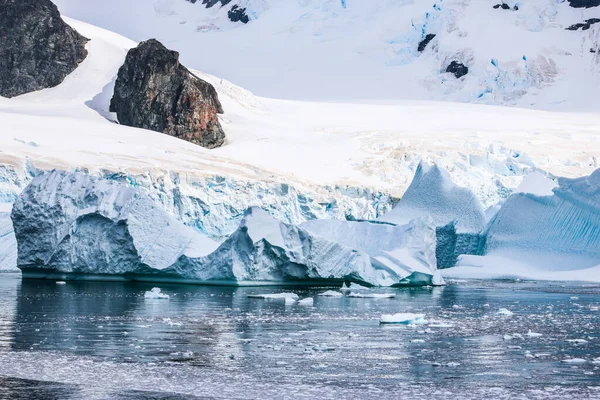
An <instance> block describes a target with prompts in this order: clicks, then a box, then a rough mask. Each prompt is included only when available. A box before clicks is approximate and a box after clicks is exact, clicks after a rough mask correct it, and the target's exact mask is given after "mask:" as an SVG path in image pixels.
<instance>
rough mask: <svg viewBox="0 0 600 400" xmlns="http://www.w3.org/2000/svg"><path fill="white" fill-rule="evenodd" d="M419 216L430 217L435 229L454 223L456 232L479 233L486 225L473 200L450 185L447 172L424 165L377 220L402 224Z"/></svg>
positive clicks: (454, 185)
mask: <svg viewBox="0 0 600 400" xmlns="http://www.w3.org/2000/svg"><path fill="white" fill-rule="evenodd" d="M419 217H430V218H432V219H433V223H434V225H435V226H437V227H441V226H446V225H448V224H450V223H451V222H455V224H456V231H457V232H459V233H465V232H468V233H479V232H480V231H481V230H482V229H483V228H484V227H485V223H486V219H485V212H484V210H483V206H482V205H481V203H480V202H479V200H478V199H477V197H476V196H475V195H474V194H473V193H472V192H471V191H470V190H469V189H467V188H463V187H460V186H458V185H456V184H454V183H453V182H452V180H451V178H450V174H448V172H447V171H445V170H443V169H441V168H440V167H438V166H437V165H435V164H433V165H429V164H427V163H425V162H421V163H419V166H418V167H417V171H416V172H415V176H414V178H413V180H412V182H411V184H410V186H409V187H408V189H407V190H406V192H405V193H404V196H402V199H400V202H399V203H398V204H397V205H396V206H395V207H394V208H393V209H392V210H391V211H390V212H388V213H386V214H384V215H382V216H381V217H379V218H378V219H377V220H378V221H382V222H389V223H392V224H396V225H402V224H406V223H408V222H410V221H411V220H413V219H415V218H419Z"/></svg>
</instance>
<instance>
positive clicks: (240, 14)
mask: <svg viewBox="0 0 600 400" xmlns="http://www.w3.org/2000/svg"><path fill="white" fill-rule="evenodd" d="M227 16H228V17H229V20H230V21H231V22H238V21H239V22H243V23H244V24H247V23H248V22H250V18H248V15H247V14H246V8H242V7H240V6H238V5H237V4H234V5H233V6H232V7H231V10H229V12H228V13H227Z"/></svg>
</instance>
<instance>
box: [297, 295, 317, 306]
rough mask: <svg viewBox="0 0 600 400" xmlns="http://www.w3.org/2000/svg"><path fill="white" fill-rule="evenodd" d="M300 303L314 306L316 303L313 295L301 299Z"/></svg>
mask: <svg viewBox="0 0 600 400" xmlns="http://www.w3.org/2000/svg"><path fill="white" fill-rule="evenodd" d="M298 304H299V305H301V306H308V307H312V306H313V305H314V304H315V299H313V298H312V297H307V298H305V299H302V300H300V301H299V302H298Z"/></svg>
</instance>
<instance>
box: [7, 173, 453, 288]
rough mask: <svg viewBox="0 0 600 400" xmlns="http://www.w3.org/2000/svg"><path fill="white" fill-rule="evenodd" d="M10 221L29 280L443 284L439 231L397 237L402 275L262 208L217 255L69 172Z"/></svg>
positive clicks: (208, 243)
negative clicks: (438, 258)
mask: <svg viewBox="0 0 600 400" xmlns="http://www.w3.org/2000/svg"><path fill="white" fill-rule="evenodd" d="M11 217H12V220H13V225H14V230H15V236H16V238H17V243H18V259H17V265H18V267H19V268H21V269H22V271H23V274H24V276H25V277H61V278H62V277H65V278H68V277H70V276H78V275H84V276H86V277H88V278H89V277H97V276H101V277H102V279H139V280H144V279H145V280H153V281H187V282H195V283H211V284H281V283H286V282H287V283H301V282H310V283H311V284H316V283H323V282H329V283H331V282H332V281H333V282H336V281H338V282H341V281H343V280H351V281H358V282H362V283H367V284H370V285H386V286H390V285H395V284H400V285H401V284H417V285H419V284H431V283H433V284H441V283H443V281H442V280H441V278H440V277H439V276H438V275H436V267H435V231H434V229H433V227H432V226H430V225H426V224H413V225H411V226H409V227H403V228H397V231H398V232H397V234H396V235H395V238H396V239H398V241H399V243H396V244H395V246H394V247H393V249H387V248H386V249H384V250H389V251H388V253H389V255H391V256H394V257H396V259H397V260H402V261H403V262H404V265H402V264H401V263H398V265H396V266H392V265H390V264H389V262H386V261H384V260H383V258H382V254H380V255H379V256H377V257H373V258H372V257H370V255H369V254H367V252H365V251H361V250H360V249H355V248H352V247H349V246H346V245H344V244H340V243H336V242H335V241H333V240H330V239H328V238H323V237H320V236H317V235H313V234H311V233H309V232H308V231H306V230H304V229H302V228H299V227H298V226H296V225H291V224H286V223H283V222H279V221H277V220H276V219H275V218H273V217H272V216H271V215H269V214H268V213H267V212H265V211H263V210H261V209H260V208H256V207H253V208H250V209H248V211H247V212H246V213H245V216H244V217H243V219H242V221H241V223H240V225H239V227H238V229H237V230H236V231H235V232H234V233H233V234H232V235H230V236H229V237H228V238H227V239H226V240H225V241H224V242H223V243H221V244H220V245H219V244H218V243H217V242H215V241H213V240H211V239H210V238H208V237H207V236H205V235H203V234H201V233H198V232H196V231H194V230H193V229H191V228H189V227H187V226H185V225H184V224H182V223H181V222H180V221H178V220H176V219H175V218H174V217H173V216H171V215H169V214H168V213H166V212H165V211H164V210H163V209H162V207H161V206H160V205H159V204H158V203H156V202H154V201H153V200H152V199H151V198H150V196H148V195H147V193H146V191H145V190H142V189H138V188H135V187H132V186H127V185H122V184H119V183H117V182H115V181H111V180H106V179H99V178H95V177H92V176H90V175H87V174H82V173H68V172H64V171H52V172H49V173H45V174H42V175H40V176H37V177H36V178H34V179H33V180H32V181H31V183H30V184H29V185H28V186H27V187H26V188H25V190H24V191H23V192H22V193H21V194H20V195H19V197H18V198H17V200H16V201H15V203H14V206H13V209H12V214H11ZM327 222H328V221H327ZM390 229H391V228H390ZM379 236H381V235H379ZM392 250H393V251H392ZM401 265H402V266H403V268H401V267H400V266H401ZM427 274H428V275H427ZM427 276H429V278H427Z"/></svg>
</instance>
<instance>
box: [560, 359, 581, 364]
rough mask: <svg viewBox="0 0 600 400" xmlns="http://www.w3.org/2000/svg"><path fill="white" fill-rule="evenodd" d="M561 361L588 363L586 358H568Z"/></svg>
mask: <svg viewBox="0 0 600 400" xmlns="http://www.w3.org/2000/svg"><path fill="white" fill-rule="evenodd" d="M561 362H564V363H567V364H583V363H586V362H587V360H586V359H584V358H567V359H564V360H561Z"/></svg>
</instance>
